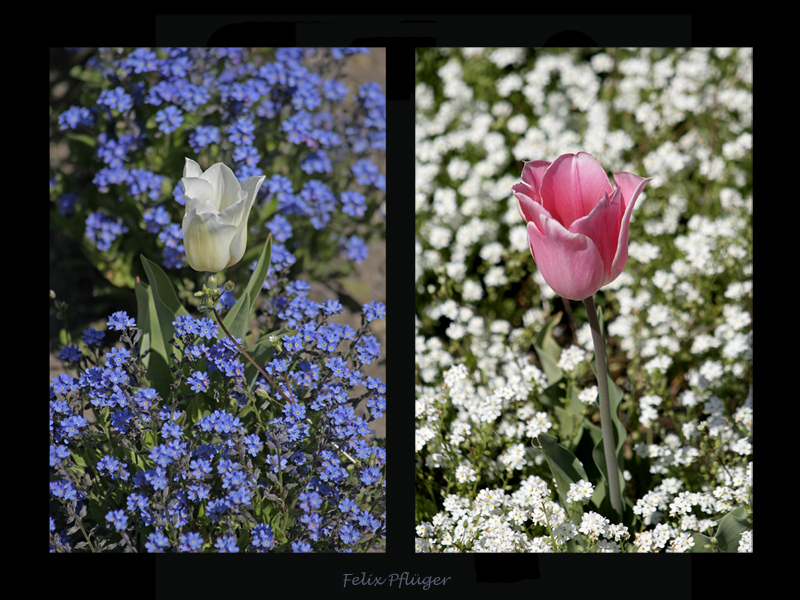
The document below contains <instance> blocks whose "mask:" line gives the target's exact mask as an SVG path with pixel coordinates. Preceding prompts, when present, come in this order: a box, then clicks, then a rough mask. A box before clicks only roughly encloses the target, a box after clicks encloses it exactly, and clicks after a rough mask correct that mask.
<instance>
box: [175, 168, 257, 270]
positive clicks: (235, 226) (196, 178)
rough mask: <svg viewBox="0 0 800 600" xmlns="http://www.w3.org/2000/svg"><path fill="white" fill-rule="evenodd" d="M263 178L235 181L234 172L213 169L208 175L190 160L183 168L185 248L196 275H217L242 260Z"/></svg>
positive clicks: (224, 169) (209, 169)
mask: <svg viewBox="0 0 800 600" xmlns="http://www.w3.org/2000/svg"><path fill="white" fill-rule="evenodd" d="M264 179H266V177H264V176H260V177H259V176H253V177H248V178H247V179H245V180H244V181H241V182H240V181H239V180H238V179H236V175H234V174H233V171H231V169H230V168H229V167H228V166H226V165H224V164H222V163H216V164H214V165H211V166H210V167H209V168H208V170H206V171H205V172H204V171H203V169H202V168H201V167H200V165H198V164H197V163H196V162H195V161H193V160H191V159H189V158H187V159H186V165H185V166H184V167H183V178H182V179H181V183H182V184H183V196H184V198H186V214H185V215H184V217H183V246H184V248H185V249H186V258H187V260H188V261H189V265H190V266H191V267H192V268H193V269H194V270H195V271H208V272H211V273H217V272H218V271H222V270H223V269H225V268H227V267H230V266H231V265H235V264H236V263H237V262H239V261H240V260H241V259H242V256H243V255H244V251H245V248H246V246H247V219H248V217H249V216H250V209H251V208H253V202H254V201H255V198H256V194H257V193H258V190H259V188H260V187H261V184H262V183H264Z"/></svg>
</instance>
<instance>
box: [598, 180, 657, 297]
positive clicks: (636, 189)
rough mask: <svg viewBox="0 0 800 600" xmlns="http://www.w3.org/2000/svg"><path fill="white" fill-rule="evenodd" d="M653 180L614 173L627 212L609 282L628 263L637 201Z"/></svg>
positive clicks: (621, 227)
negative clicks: (629, 230)
mask: <svg viewBox="0 0 800 600" xmlns="http://www.w3.org/2000/svg"><path fill="white" fill-rule="evenodd" d="M651 179H652V177H648V178H644V177H639V176H638V175H633V174H632V173H614V183H616V184H617V190H618V191H619V192H620V194H621V196H622V204H621V206H624V210H625V212H624V213H623V215H622V220H621V222H620V228H619V237H618V240H617V251H616V253H615V255H614V261H613V262H612V263H611V274H610V277H611V279H609V281H608V282H611V281H614V280H615V279H616V278H617V277H619V274H620V273H622V270H623V269H624V268H625V264H626V263H627V262H628V225H629V224H630V221H631V215H632V214H633V207H634V206H635V205H636V200H637V199H638V198H639V194H641V193H642V190H644V187H645V186H646V185H647V184H648V182H649V181H650V180H651Z"/></svg>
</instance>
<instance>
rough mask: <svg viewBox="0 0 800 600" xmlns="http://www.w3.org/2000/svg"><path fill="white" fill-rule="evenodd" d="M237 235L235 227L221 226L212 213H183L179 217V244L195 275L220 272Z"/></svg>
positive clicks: (237, 229) (224, 265)
mask: <svg viewBox="0 0 800 600" xmlns="http://www.w3.org/2000/svg"><path fill="white" fill-rule="evenodd" d="M238 231H239V228H238V227H237V226H236V225H232V224H230V223H225V222H223V221H222V220H221V219H220V216H219V214H217V213H215V212H197V210H196V209H193V208H192V209H189V210H187V211H186V215H185V216H184V217H183V244H184V247H185V248H186V249H187V252H186V259H187V260H188V262H189V266H191V267H192V268H193V269H194V270H195V271H209V272H212V273H217V272H219V271H222V270H223V269H224V268H225V267H227V266H228V263H229V262H230V258H231V256H230V247H231V244H232V243H233V241H234V238H235V237H236V234H237V233H238ZM189 248H191V251H188V249H189ZM239 258H241V256H240V257H239Z"/></svg>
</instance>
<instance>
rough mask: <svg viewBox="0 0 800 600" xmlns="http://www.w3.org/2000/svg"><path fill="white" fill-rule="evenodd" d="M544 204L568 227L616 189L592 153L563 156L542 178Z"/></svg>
mask: <svg viewBox="0 0 800 600" xmlns="http://www.w3.org/2000/svg"><path fill="white" fill-rule="evenodd" d="M539 191H540V195H541V198H542V205H543V206H544V207H545V208H546V209H547V210H548V211H549V212H550V214H551V215H553V217H554V218H555V219H557V220H558V221H559V222H560V223H561V224H562V225H563V226H564V227H565V228H569V226H570V225H572V223H573V221H575V220H576V219H580V218H581V217H585V216H586V215H588V214H589V213H590V212H591V211H592V209H593V208H594V207H595V205H596V204H597V203H598V202H599V201H600V199H601V198H602V197H603V192H606V193H608V194H612V193H613V191H614V188H612V187H611V182H610V181H609V180H608V175H606V172H605V170H604V169H603V166H602V165H601V164H600V162H599V161H598V160H597V159H596V158H595V157H594V156H592V155H591V154H587V153H586V152H578V153H577V154H562V155H561V156H559V157H558V158H557V159H556V160H554V161H553V164H551V165H550V166H549V167H548V168H547V171H545V173H544V175H543V176H542V181H541V187H540V190H539Z"/></svg>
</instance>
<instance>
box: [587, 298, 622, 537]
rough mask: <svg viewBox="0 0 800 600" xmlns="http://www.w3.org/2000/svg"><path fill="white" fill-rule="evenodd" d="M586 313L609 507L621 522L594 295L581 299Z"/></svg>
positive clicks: (605, 371)
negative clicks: (592, 351)
mask: <svg viewBox="0 0 800 600" xmlns="http://www.w3.org/2000/svg"><path fill="white" fill-rule="evenodd" d="M583 304H584V306H586V314H587V316H588V317H589V327H590V328H591V330H592V340H593V341H594V356H595V360H596V362H597V392H598V400H599V404H600V430H601V431H602V432H603V453H604V455H605V459H606V475H607V478H608V479H607V481H608V488H609V489H608V493H609V497H610V498H611V508H612V509H613V510H614V512H615V513H616V514H617V522H618V523H621V522H622V495H621V494H620V488H619V467H618V465H617V453H616V451H615V450H616V449H615V444H614V429H613V423H612V421H611V402H610V400H609V396H608V367H607V365H606V346H605V342H604V341H603V332H602V331H600V321H599V320H598V319H597V308H596V307H595V305H594V297H592V296H589V297H588V298H586V299H585V300H584V301H583Z"/></svg>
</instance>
